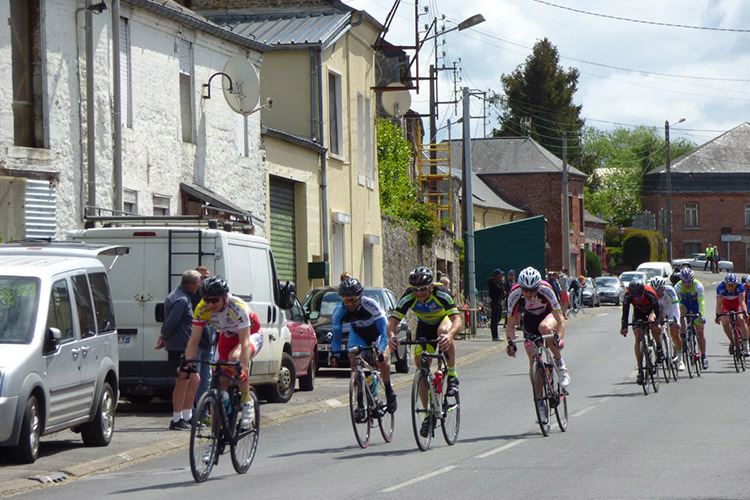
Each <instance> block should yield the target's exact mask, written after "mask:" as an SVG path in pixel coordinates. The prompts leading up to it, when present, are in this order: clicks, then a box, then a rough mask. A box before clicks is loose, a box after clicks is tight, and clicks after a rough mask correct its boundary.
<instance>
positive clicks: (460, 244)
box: [453, 240, 466, 273]
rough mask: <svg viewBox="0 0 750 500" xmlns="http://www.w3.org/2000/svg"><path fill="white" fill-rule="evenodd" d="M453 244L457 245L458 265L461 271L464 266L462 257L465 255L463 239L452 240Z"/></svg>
mask: <svg viewBox="0 0 750 500" xmlns="http://www.w3.org/2000/svg"><path fill="white" fill-rule="evenodd" d="M453 245H455V246H456V247H458V266H459V268H460V269H461V270H462V271H461V272H462V273H463V269H465V268H464V259H465V255H466V249H465V248H464V240H453Z"/></svg>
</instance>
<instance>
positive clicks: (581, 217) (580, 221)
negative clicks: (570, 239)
mask: <svg viewBox="0 0 750 500" xmlns="http://www.w3.org/2000/svg"><path fill="white" fill-rule="evenodd" d="M583 229H584V210H583V196H579V197H578V230H579V231H580V232H583Z"/></svg>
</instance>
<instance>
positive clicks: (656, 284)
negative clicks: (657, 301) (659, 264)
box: [651, 276, 667, 293]
mask: <svg viewBox="0 0 750 500" xmlns="http://www.w3.org/2000/svg"><path fill="white" fill-rule="evenodd" d="M666 286H667V280H666V279H664V278H662V277H661V276H656V277H655V278H652V279H651V288H653V289H654V290H656V291H657V292H659V293H661V292H663V291H664V287H666Z"/></svg>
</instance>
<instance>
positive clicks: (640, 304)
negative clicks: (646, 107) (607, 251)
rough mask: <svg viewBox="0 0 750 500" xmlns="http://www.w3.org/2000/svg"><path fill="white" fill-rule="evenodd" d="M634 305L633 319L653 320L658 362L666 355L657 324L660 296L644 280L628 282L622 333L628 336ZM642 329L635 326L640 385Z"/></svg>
mask: <svg viewBox="0 0 750 500" xmlns="http://www.w3.org/2000/svg"><path fill="white" fill-rule="evenodd" d="M631 304H632V306H633V321H634V322H635V321H638V320H643V321H653V322H654V323H652V324H651V325H649V329H650V330H651V335H653V337H654V341H656V357H657V363H658V362H660V361H661V360H662V358H663V357H664V351H663V350H662V347H661V338H660V336H659V327H658V326H657V324H656V318H658V317H659V315H660V309H659V297H657V295H656V292H655V291H654V289H653V288H651V287H650V286H647V285H645V284H644V283H643V281H642V280H639V279H635V280H633V281H631V282H630V283H628V291H627V292H625V297H624V298H623V300H622V329H621V330H620V335H622V336H623V337H626V336H627V335H628V315H629V314H630V306H631ZM641 335H642V332H641V329H640V327H637V326H634V327H633V336H634V337H635V359H636V361H637V362H638V378H637V383H638V385H643V383H644V377H643V362H642V361H641Z"/></svg>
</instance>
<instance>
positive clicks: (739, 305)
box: [715, 273, 748, 357]
mask: <svg viewBox="0 0 750 500" xmlns="http://www.w3.org/2000/svg"><path fill="white" fill-rule="evenodd" d="M745 293H746V290H745V288H744V287H743V285H742V283H740V280H739V279H738V278H737V275H736V274H734V273H727V275H726V276H725V277H724V281H722V282H721V283H719V286H717V287H716V320H715V321H716V324H717V325H718V324H719V323H721V326H722V327H723V328H724V334H726V336H727V338H728V339H729V354H734V351H733V345H732V332H730V331H729V316H719V313H728V312H732V311H734V312H738V313H740V314H741V316H740V317H739V318H737V324H739V325H740V332H741V335H742V354H744V355H745V357H747V356H748V331H747V325H746V324H745V321H744V319H745V318H747V305H746V303H745Z"/></svg>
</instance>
